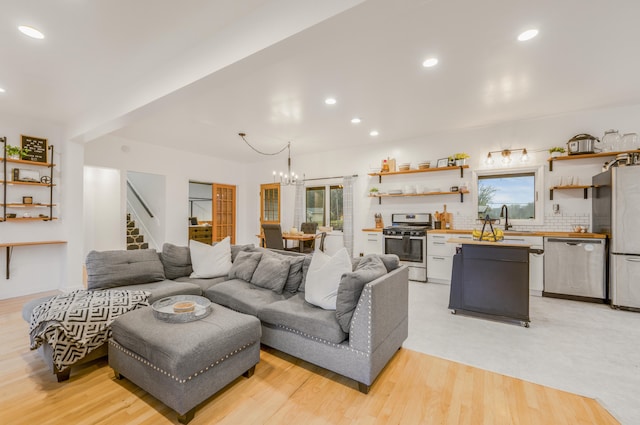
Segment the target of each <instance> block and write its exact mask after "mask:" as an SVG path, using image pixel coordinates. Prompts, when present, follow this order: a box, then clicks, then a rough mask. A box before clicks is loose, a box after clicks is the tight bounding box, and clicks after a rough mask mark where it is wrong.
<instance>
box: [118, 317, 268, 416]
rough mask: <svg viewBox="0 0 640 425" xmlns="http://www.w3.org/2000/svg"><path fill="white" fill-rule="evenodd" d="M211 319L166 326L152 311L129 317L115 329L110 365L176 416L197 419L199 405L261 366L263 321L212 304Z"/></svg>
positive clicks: (120, 321) (122, 320)
mask: <svg viewBox="0 0 640 425" xmlns="http://www.w3.org/2000/svg"><path fill="white" fill-rule="evenodd" d="M212 307H213V311H212V313H211V314H210V315H209V316H208V317H205V318H203V319H200V320H197V321H195V322H189V323H166V322H163V321H160V320H158V319H156V318H155V317H154V316H153V311H152V309H151V307H146V308H143V309H139V310H136V311H134V312H131V313H135V314H125V315H123V316H121V317H119V318H118V320H116V321H114V323H113V325H112V334H113V338H112V339H111V340H110V341H109V365H110V366H111V367H112V368H113V370H114V372H115V374H116V377H117V378H120V377H125V378H127V379H129V380H130V381H131V382H133V383H135V384H136V385H137V386H139V387H140V388H142V389H144V390H145V391H147V392H148V393H149V394H151V395H153V396H154V397H156V398H157V399H158V400H160V401H162V402H163V403H164V404H166V405H167V406H169V407H171V408H172V409H173V410H175V411H176V412H177V413H178V415H179V418H178V419H179V421H180V422H182V423H187V422H188V421H189V420H190V419H191V418H193V415H194V412H195V408H196V406H197V405H198V404H200V403H201V402H203V401H204V400H206V399H208V398H209V397H211V396H212V395H213V394H215V393H216V392H217V391H218V390H220V389H221V388H223V387H224V386H226V385H227V384H229V383H230V382H232V381H234V380H235V379H237V378H238V377H239V376H240V375H243V374H247V376H250V375H251V374H252V373H253V368H254V367H255V365H256V364H257V363H258V362H259V361H260V336H261V333H262V328H261V326H260V321H259V320H258V319H257V318H256V317H254V316H250V315H247V314H242V313H238V312H235V311H233V310H230V309H228V308H225V307H223V306H220V305H217V304H213V306H212Z"/></svg>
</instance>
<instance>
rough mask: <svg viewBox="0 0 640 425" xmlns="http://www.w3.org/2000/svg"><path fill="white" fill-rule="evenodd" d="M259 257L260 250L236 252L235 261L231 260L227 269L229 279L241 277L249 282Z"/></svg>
mask: <svg viewBox="0 0 640 425" xmlns="http://www.w3.org/2000/svg"><path fill="white" fill-rule="evenodd" d="M261 257H262V253H261V252H246V251H241V252H238V256H237V257H236V261H234V262H233V264H232V265H231V270H229V279H242V280H244V281H246V282H250V281H251V277H253V273H254V272H255V271H256V267H258V263H259V262H260V258H261Z"/></svg>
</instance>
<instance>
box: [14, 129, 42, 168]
mask: <svg viewBox="0 0 640 425" xmlns="http://www.w3.org/2000/svg"><path fill="white" fill-rule="evenodd" d="M20 140H21V142H22V150H23V151H24V152H26V153H25V154H24V156H23V157H22V159H24V160H25V161H31V162H42V163H47V148H48V146H47V139H43V138H41V137H33V136H25V135H24V134H21V135H20Z"/></svg>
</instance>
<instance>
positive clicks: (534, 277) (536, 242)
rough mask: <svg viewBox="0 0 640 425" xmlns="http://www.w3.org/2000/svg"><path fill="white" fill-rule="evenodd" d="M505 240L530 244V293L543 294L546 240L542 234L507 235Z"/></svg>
mask: <svg viewBox="0 0 640 425" xmlns="http://www.w3.org/2000/svg"><path fill="white" fill-rule="evenodd" d="M504 240H505V242H509V243H515V244H522V245H530V247H529V293H530V294H531V295H536V296H538V297H540V296H542V290H543V289H544V240H543V238H542V236H505V237H504Z"/></svg>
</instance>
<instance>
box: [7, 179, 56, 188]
mask: <svg viewBox="0 0 640 425" xmlns="http://www.w3.org/2000/svg"><path fill="white" fill-rule="evenodd" d="M4 183H6V184H7V185H8V186H11V185H13V184H20V185H25V186H45V187H52V186H55V183H54V184H51V183H39V182H18V181H13V180H7V181H6V182H5V181H4V180H0V184H4Z"/></svg>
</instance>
